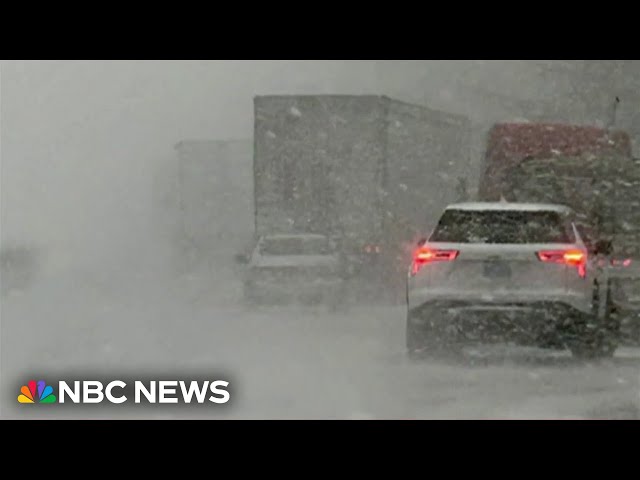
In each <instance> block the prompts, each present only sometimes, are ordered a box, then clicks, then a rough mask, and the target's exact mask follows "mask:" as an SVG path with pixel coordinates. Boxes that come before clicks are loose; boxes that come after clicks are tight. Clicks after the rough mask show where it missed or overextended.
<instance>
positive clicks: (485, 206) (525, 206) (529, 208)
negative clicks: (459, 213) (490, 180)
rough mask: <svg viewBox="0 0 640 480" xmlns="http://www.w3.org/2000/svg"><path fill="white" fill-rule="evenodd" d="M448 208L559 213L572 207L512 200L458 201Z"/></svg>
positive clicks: (565, 211)
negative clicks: (512, 201) (514, 201)
mask: <svg viewBox="0 0 640 480" xmlns="http://www.w3.org/2000/svg"><path fill="white" fill-rule="evenodd" d="M446 210H475V211H481V210H485V211H486V210H505V211H509V210H517V211H521V212H522V211H524V212H541V211H547V212H549V211H551V212H559V213H567V212H570V211H571V209H570V208H569V207H567V206H566V205H558V204H551V203H548V204H547V203H510V202H468V203H456V204H453V205H449V206H448V207H447V208H446Z"/></svg>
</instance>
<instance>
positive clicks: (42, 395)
mask: <svg viewBox="0 0 640 480" xmlns="http://www.w3.org/2000/svg"><path fill="white" fill-rule="evenodd" d="M69 383H71V384H72V385H69ZM69 383H67V382H65V381H62V380H61V381H59V382H58V392H59V399H58V398H57V397H56V396H55V395H54V391H53V387H51V386H50V385H47V384H46V382H45V381H44V380H38V381H37V382H36V381H35V380H30V381H29V382H27V384H26V385H23V386H22V387H21V388H20V394H19V395H18V403H25V404H29V403H61V404H63V403H73V404H98V403H102V402H104V401H105V400H106V401H107V402H109V403H113V404H121V403H126V402H127V401H129V399H131V398H132V399H133V403H135V404H141V403H151V404H155V403H162V404H180V403H181V404H190V403H199V404H206V403H214V404H224V403H227V402H228V401H229V400H230V397H231V395H230V393H229V391H228V390H227V387H228V386H229V382H226V381H224V380H217V381H213V382H210V381H208V380H205V381H203V382H200V381H188V382H186V381H183V380H180V381H178V380H160V381H155V380H152V381H150V382H142V381H139V380H136V381H135V382H133V385H132V386H129V385H127V383H126V382H123V381H121V380H113V381H111V382H108V383H107V384H106V385H105V384H103V383H102V382H100V381H97V380H83V381H79V380H76V381H74V382H69Z"/></svg>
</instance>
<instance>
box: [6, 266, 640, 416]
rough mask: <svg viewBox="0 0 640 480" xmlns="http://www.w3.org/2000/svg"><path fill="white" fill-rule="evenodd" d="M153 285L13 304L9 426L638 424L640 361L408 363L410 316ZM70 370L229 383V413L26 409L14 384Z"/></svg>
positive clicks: (100, 287)
mask: <svg viewBox="0 0 640 480" xmlns="http://www.w3.org/2000/svg"><path fill="white" fill-rule="evenodd" d="M146 285H147V283H146V282H145V281H144V279H141V280H140V283H138V284H137V285H136V284H131V285H128V284H127V285H112V284H109V285H107V284H103V283H100V282H96V281H94V280H90V279H83V278H82V277H74V278H73V279H72V280H71V279H70V280H64V281H63V280H61V279H57V280H56V281H48V282H47V281H42V282H41V283H39V284H37V285H34V286H33V287H32V288H31V289H30V290H28V291H25V292H13V293H11V294H9V295H8V296H6V297H5V298H3V301H2V311H1V313H2V317H1V322H2V323H1V334H2V337H1V340H2V344H1V346H2V352H1V353H2V364H1V374H2V377H1V379H0V381H1V382H2V403H1V405H0V407H1V408H2V411H1V414H2V416H3V417H12V418H26V417H29V418H31V417H34V416H43V417H45V418H63V417H82V418H86V417H96V418H133V417H136V418H141V417H144V418H180V417H189V418H191V417H205V418H247V419H308V418H311V419H414V418H418V419H494V418H495V419H516V418H552V419H556V418H559V419H564V418H640V350H638V349H630V348H624V349H621V350H620V351H619V354H618V355H617V357H616V358H615V359H613V360H610V361H603V362H596V363H590V364H585V363H579V362H576V361H573V360H572V359H571V358H570V357H569V356H568V354H563V353H549V352H540V351H535V350H529V349H511V350H509V349H506V348H492V349H485V350H482V351H475V352H474V351H470V352H469V360H470V361H469V362H468V364H464V365H463V364H452V363H446V362H432V361H424V362H410V361H408V360H407V359H406V358H405V356H404V350H403V340H404V319H403V311H402V309H398V308H391V307H368V308H363V307H358V308H356V307H353V308H351V309H349V310H348V311H342V312H338V313H329V312H326V311H323V310H322V309H315V310H314V309H304V308H277V307H273V308H262V309H259V310H249V309H247V308H245V307H243V306H241V305H239V304H237V303H236V302H235V300H234V299H233V295H231V293H230V292H231V290H229V291H224V292H222V293H221V292H220V291H219V292H218V295H215V294H211V295H209V294H207V292H206V291H202V290H200V291H199V293H197V291H196V290H195V289H193V288H190V287H189V286H188V285H186V284H180V285H178V284H175V283H170V282H164V283H162V282H156V283H155V284H154V285H155V286H154V287H153V288H150V287H147V286H146ZM160 285H163V286H160ZM194 292H195V293H194ZM74 372H82V374H86V375H87V376H93V377H99V376H102V377H109V378H113V379H115V378H116V377H119V376H120V377H121V376H127V375H128V376H129V377H144V379H147V378H149V379H150V378H152V377H154V375H155V376H158V375H164V376H167V375H169V376H170V375H171V373H175V376H179V375H180V376H181V377H180V378H179V379H182V377H185V376H188V375H200V374H201V373H203V372H212V375H213V373H215V374H216V375H217V376H218V377H220V376H223V375H226V376H228V377H229V380H230V381H231V383H232V386H233V387H232V388H233V389H232V392H233V394H232V398H231V402H230V403H229V404H228V405H226V406H216V405H213V404H212V405H211V406H207V407H202V406H200V407H198V408H192V409H189V410H187V409H184V408H182V409H178V408H176V407H174V406H171V405H169V406H163V407H162V408H159V407H155V408H151V407H147V408H146V409H145V408H143V407H137V408H133V407H130V406H125V405H120V406H110V405H106V404H102V405H100V406H92V407H91V408H77V409H73V408H68V409H64V410H62V409H60V408H56V406H51V407H50V408H48V409H47V410H46V411H45V410H44V408H46V407H44V406H25V405H19V404H18V403H17V401H16V397H17V394H18V392H17V388H18V387H17V385H19V384H20V382H26V381H27V380H28V378H27V377H30V376H33V375H44V376H46V378H48V379H50V380H51V381H54V380H56V377H57V378H63V377H68V376H69V375H70V374H74ZM34 407H35V408H34ZM58 407H59V406H58ZM29 408H31V409H30V410H29Z"/></svg>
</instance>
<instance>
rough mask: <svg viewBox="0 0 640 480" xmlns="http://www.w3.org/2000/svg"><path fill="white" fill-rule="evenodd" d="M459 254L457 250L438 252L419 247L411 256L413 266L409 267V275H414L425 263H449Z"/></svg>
mask: <svg viewBox="0 0 640 480" xmlns="http://www.w3.org/2000/svg"><path fill="white" fill-rule="evenodd" d="M459 254H460V252H459V251H458V250H438V249H434V248H427V247H420V248H419V249H418V250H416V252H415V253H414V255H413V264H412V265H411V274H412V275H415V274H416V273H418V272H419V271H420V269H421V268H422V267H424V266H425V265H426V264H427V263H432V262H451V261H453V260H455V259H456V258H458V255H459Z"/></svg>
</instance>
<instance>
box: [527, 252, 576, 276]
mask: <svg viewBox="0 0 640 480" xmlns="http://www.w3.org/2000/svg"><path fill="white" fill-rule="evenodd" d="M538 258H539V259H540V261H542V262H546V263H559V264H563V265H570V266H573V267H576V268H577V269H578V274H579V275H580V277H581V278H584V277H585V276H586V275H587V253H586V252H584V251H582V250H544V251H542V252H538Z"/></svg>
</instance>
